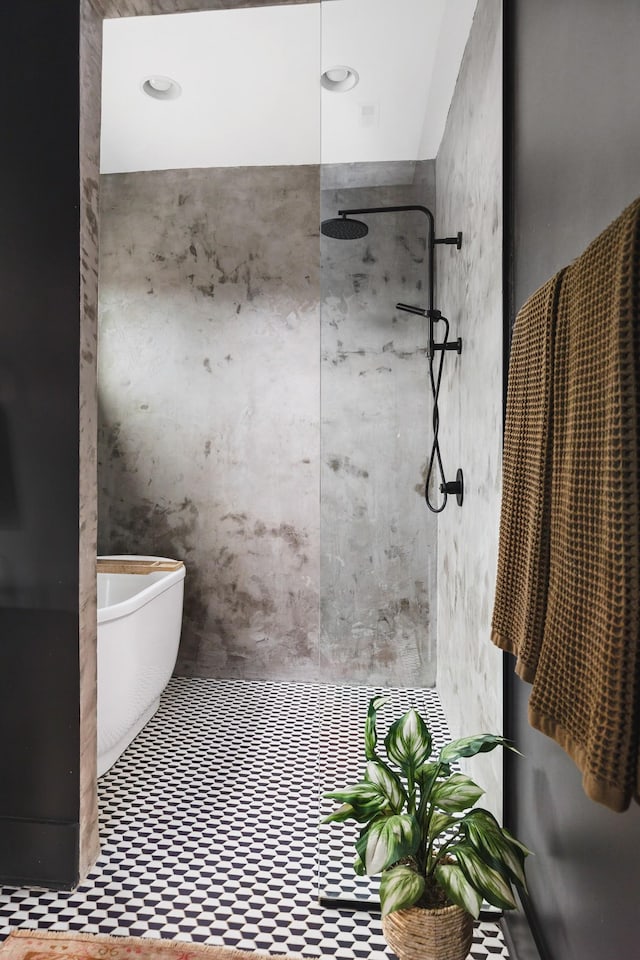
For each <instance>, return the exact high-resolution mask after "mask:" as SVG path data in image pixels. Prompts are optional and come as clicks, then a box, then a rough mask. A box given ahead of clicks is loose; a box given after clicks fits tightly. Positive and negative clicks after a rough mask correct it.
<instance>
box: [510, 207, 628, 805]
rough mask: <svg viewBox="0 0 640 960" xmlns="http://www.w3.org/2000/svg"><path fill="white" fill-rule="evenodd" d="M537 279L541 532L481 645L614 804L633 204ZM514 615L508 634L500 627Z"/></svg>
mask: <svg viewBox="0 0 640 960" xmlns="http://www.w3.org/2000/svg"><path fill="white" fill-rule="evenodd" d="M549 284H551V286H552V287H553V290H554V295H553V297H551V296H547V299H546V301H545V302H546V304H547V307H548V308H549V312H548V314H547V323H548V325H549V328H550V330H551V335H550V336H551V340H552V347H551V352H550V356H551V369H550V370H548V369H547V363H548V360H549V354H546V355H545V356H542V353H543V351H540V357H539V363H538V366H537V369H536V367H535V366H534V368H533V369H532V370H531V375H532V376H533V377H536V376H537V377H539V378H542V381H543V382H544V384H545V389H546V391H547V392H545V399H546V403H547V409H548V414H549V424H548V429H547V436H546V449H547V461H546V462H547V467H548V466H549V464H550V472H548V471H545V470H543V471H542V477H543V482H542V483H541V484H540V487H539V501H540V502H539V503H538V506H537V510H535V511H534V509H533V508H532V507H529V510H528V513H527V515H525V517H524V522H525V523H527V522H528V523H531V517H534V520H535V519H537V518H538V517H541V520H540V524H541V528H544V529H545V530H546V531H547V534H546V535H545V533H544V532H543V533H542V536H540V537H538V539H537V540H536V532H535V530H533V532H531V531H529V530H525V529H524V526H523V528H522V530H521V537H522V538H523V539H524V538H525V537H526V536H530V537H531V538H532V540H533V542H534V543H537V544H538V549H537V555H534V556H533V558H532V560H531V563H530V564H529V566H528V567H527V568H526V575H527V577H533V578H534V582H533V583H531V582H530V581H528V580H523V579H519V578H518V577H516V578H515V579H514V578H513V577H512V578H511V579H510V580H508V579H506V577H505V572H504V569H503V568H504V564H505V563H507V562H508V556H506V557H504V556H503V557H502V567H500V568H499V572H498V585H497V591H496V608H495V611H494V623H493V639H494V642H496V643H497V644H498V645H499V646H501V647H503V649H509V650H511V652H513V653H515V654H516V656H518V657H519V664H520V667H519V672H520V674H521V675H522V676H523V677H525V678H526V679H528V680H531V681H532V682H533V688H532V691H531V697H530V701H529V721H530V723H531V724H532V726H534V727H536V728H537V729H539V730H541V731H542V732H543V733H545V734H547V735H548V736H550V737H552V738H553V739H554V740H556V741H557V742H558V743H559V744H560V745H561V746H562V747H563V749H564V750H565V751H566V752H567V753H568V754H569V755H570V756H571V757H572V758H573V760H574V761H575V763H576V765H577V766H578V768H579V769H580V771H581V772H582V782H583V787H584V790H585V792H586V793H587V795H588V796H589V797H591V798H592V799H593V800H596V801H598V802H600V803H603V804H606V805H607V806H608V807H610V808H611V809H613V810H617V811H622V810H625V809H626V808H627V807H628V805H629V803H630V800H631V798H632V797H633V796H635V797H636V799H637V798H638V770H639V753H638V739H639V725H640V640H639V631H640V542H639V540H640V524H639V510H638V496H639V490H640V483H639V444H638V418H639V416H640V199H639V200H637V201H635V202H634V203H633V204H631V205H630V206H629V207H628V208H627V209H626V210H625V211H624V212H623V213H622V214H621V216H620V217H618V219H617V220H616V221H614V223H613V224H611V226H609V227H608V228H607V229H606V230H605V231H603V233H601V234H600V236H599V237H597V238H596V239H595V240H594V241H593V243H591V244H590V246H589V247H588V248H587V250H586V251H585V252H584V253H583V254H582V256H580V257H579V258H578V259H577V260H576V261H575V262H574V263H573V264H571V266H569V267H567V268H566V269H565V270H564V271H563V272H562V273H561V274H560V275H558V276H557V277H556V278H554V280H553V281H550V282H549ZM549 284H547V285H545V286H546V287H549ZM542 290H545V288H542ZM540 295H541V292H539V294H538V295H535V296H534V298H532V300H535V299H536V297H539V296H540ZM524 309H526V307H525V308H523V311H522V313H524ZM530 311H531V301H529V309H528V312H530ZM519 319H521V318H519ZM526 322H527V321H526V319H525V321H523V323H526ZM531 336H532V333H529V334H527V335H526V336H525V334H521V337H522V339H524V340H530V339H531ZM514 346H515V345H514ZM518 379H519V380H522V377H519V378H518ZM518 379H516V380H515V382H514V384H513V390H512V394H513V395H514V396H512V402H511V410H512V412H513V411H514V410H515V414H514V416H513V417H512V419H511V421H510V420H509V411H508V418H507V424H506V432H505V473H506V474H507V475H509V473H510V472H511V471H513V470H514V469H515V472H516V474H522V473H524V471H525V467H526V464H524V465H523V464H519V465H518V466H517V467H516V468H514V466H513V465H512V464H510V463H509V462H508V458H509V457H510V450H511V448H512V446H513V443H514V441H513V439H512V438H513V436H514V435H516V436H518V435H521V434H522V433H523V431H524V432H525V433H526V432H527V429H528V428H527V427H526V425H524V426H523V424H522V422H521V421H522V419H523V417H524V418H525V419H526V416H528V414H527V412H526V408H525V406H524V404H523V402H521V401H520V396H521V390H524V391H525V394H526V390H527V389H528V388H526V387H522V384H519V382H518ZM510 390H511V383H510ZM521 492H522V482H521V486H520V488H518V487H516V488H515V489H513V490H505V492H504V494H503V508H502V517H501V533H500V537H501V547H500V549H501V555H502V554H504V552H505V550H507V547H508V543H509V537H510V536H511V534H510V530H511V527H512V526H514V524H515V525H517V523H518V520H517V517H518V516H519V515H520V511H521V507H520V506H519V504H518V503H517V502H513V498H514V497H515V498H516V499H517V497H518V496H519V495H520V494H521ZM503 529H504V531H505V536H506V545H505V547H504V548H503V544H502V538H503ZM507 553H508V550H507ZM524 572H525V567H524V565H521V566H520V573H521V574H522V573H524ZM507 576H508V575H507ZM508 591H510V594H509V593H508ZM523 596H524V597H525V601H524V611H523V612H521V613H520V614H519V615H518V616H519V619H518V617H516V616H514V612H513V611H514V610H515V609H516V608H517V607H518V605H521V604H522V603H523V601H522V597H523ZM520 623H524V624H525V625H526V626H525V628H521V629H520V632H519V633H518V632H517V630H516V631H514V632H509V629H511V627H512V625H513V624H516V626H518V625H519V624H520ZM505 624H506V627H505ZM527 630H530V632H529V633H527Z"/></svg>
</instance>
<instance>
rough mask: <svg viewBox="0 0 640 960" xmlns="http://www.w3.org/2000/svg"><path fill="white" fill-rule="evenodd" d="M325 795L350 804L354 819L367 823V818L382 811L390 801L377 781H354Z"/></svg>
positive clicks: (327, 797) (330, 798)
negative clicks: (342, 788) (350, 784)
mask: <svg viewBox="0 0 640 960" xmlns="http://www.w3.org/2000/svg"><path fill="white" fill-rule="evenodd" d="M324 797H325V798H326V799H329V800H338V801H339V802H340V803H342V804H348V805H349V806H350V807H351V808H352V809H353V814H352V816H353V819H354V820H357V821H358V822H359V823H366V821H367V820H370V819H371V818H372V817H375V816H377V815H378V814H380V813H382V812H383V811H384V809H385V808H386V807H387V805H388V803H389V799H388V797H387V795H386V794H385V793H383V791H382V790H381V789H380V787H379V786H378V785H377V784H375V783H354V784H353V785H352V786H349V787H345V788H344V790H332V791H331V793H325V794H324ZM339 812H340V811H338V813H339Z"/></svg>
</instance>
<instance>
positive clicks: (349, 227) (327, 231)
mask: <svg viewBox="0 0 640 960" xmlns="http://www.w3.org/2000/svg"><path fill="white" fill-rule="evenodd" d="M320 230H321V232H322V233H323V234H324V235H325V237H333V239H334V240H359V239H360V238H361V237H366V235H367V234H368V233H369V227H368V226H367V225H366V223H363V222H362V220H352V219H351V218H350V217H346V216H344V214H343V215H342V216H341V217H334V218H333V219H332V220H323V221H322V223H321V224H320Z"/></svg>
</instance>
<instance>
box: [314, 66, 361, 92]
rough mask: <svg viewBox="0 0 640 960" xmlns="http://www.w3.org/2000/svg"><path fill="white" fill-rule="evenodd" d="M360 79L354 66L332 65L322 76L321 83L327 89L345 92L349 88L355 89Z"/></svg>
mask: <svg viewBox="0 0 640 960" xmlns="http://www.w3.org/2000/svg"><path fill="white" fill-rule="evenodd" d="M359 79H360V77H359V76H358V74H357V72H356V71H355V70H354V69H353V67H330V68H329V69H328V70H325V71H324V73H323V74H322V76H321V77H320V83H321V84H322V86H323V87H324V88H325V90H331V91H333V93H345V92H346V91H347V90H353V88H354V87H355V85H356V84H357V82H358V80H359Z"/></svg>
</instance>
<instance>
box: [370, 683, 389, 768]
mask: <svg viewBox="0 0 640 960" xmlns="http://www.w3.org/2000/svg"><path fill="white" fill-rule="evenodd" d="M386 702H387V698H386V697H372V698H371V700H369V709H368V710H367V721H366V723H365V727H364V755H365V757H366V758H367V760H377V759H378V757H377V756H376V743H377V742H378V734H377V733H376V717H377V714H378V710H379V709H380V707H382V706H384V704H385V703H386Z"/></svg>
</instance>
